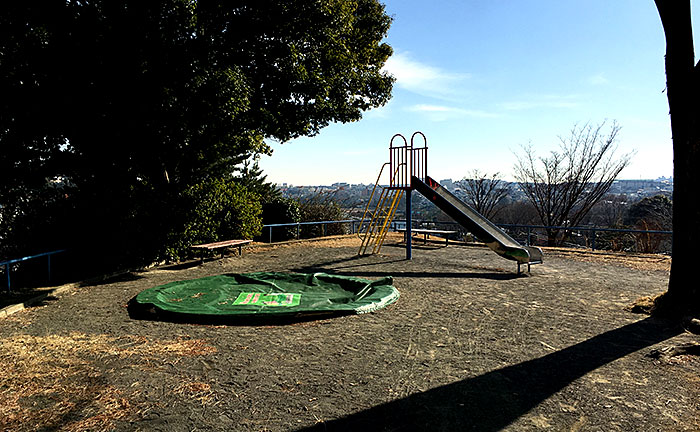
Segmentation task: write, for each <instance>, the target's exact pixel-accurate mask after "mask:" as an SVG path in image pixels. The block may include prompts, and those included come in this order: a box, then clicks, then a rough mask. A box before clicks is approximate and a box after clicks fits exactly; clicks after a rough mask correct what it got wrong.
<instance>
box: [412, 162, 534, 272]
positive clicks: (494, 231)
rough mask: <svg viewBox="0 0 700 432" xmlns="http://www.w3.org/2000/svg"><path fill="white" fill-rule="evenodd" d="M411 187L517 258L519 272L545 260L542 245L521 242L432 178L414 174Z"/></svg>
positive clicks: (500, 250) (497, 248) (509, 256)
mask: <svg viewBox="0 0 700 432" xmlns="http://www.w3.org/2000/svg"><path fill="white" fill-rule="evenodd" d="M411 187H412V188H413V189H415V190H417V191H418V192H420V193H421V194H422V195H424V196H425V197H426V198H428V199H429V200H430V201H432V202H433V204H435V205H436V206H438V207H439V208H440V210H442V211H444V212H445V213H447V215H449V216H450V217H451V218H452V219H454V220H455V221H456V222H457V223H459V224H460V225H462V226H463V227H464V228H465V229H467V230H468V231H469V232H471V233H472V234H474V235H475V236H476V237H477V238H478V239H479V240H481V241H483V242H484V243H486V244H487V245H488V247H489V248H491V249H492V250H493V251H494V252H496V253H497V254H498V255H500V256H502V257H503V258H506V259H509V260H512V261H517V263H518V272H520V265H521V264H527V265H528V270H529V266H530V264H541V263H542V260H543V256H542V249H540V248H538V247H534V246H523V245H521V244H520V243H518V242H517V241H515V240H514V239H513V238H512V237H510V236H509V235H508V234H506V233H505V232H504V231H503V230H502V229H500V228H498V227H497V226H496V225H494V224H493V223H492V222H491V221H489V220H488V219H486V218H485V217H483V216H482V215H480V214H479V213H478V212H477V211H476V210H474V209H473V208H471V207H470V206H469V205H467V204H465V203H464V202H463V201H461V200H460V199H459V198H457V197H456V196H454V195H452V194H451V193H450V192H449V191H448V190H447V189H445V188H444V187H442V186H441V185H440V184H439V183H438V182H436V181H435V180H433V179H432V178H430V177H427V176H426V178H425V181H422V180H420V179H419V178H418V177H415V176H413V177H411Z"/></svg>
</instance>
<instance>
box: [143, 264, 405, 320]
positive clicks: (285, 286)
mask: <svg viewBox="0 0 700 432" xmlns="http://www.w3.org/2000/svg"><path fill="white" fill-rule="evenodd" d="M398 298H399V292H398V291H397V290H396V288H394V287H393V286H392V278H391V277H385V278H382V279H379V280H375V281H371V280H367V279H360V278H355V277H349V276H338V275H329V274H325V273H313V274H303V273H270V272H258V273H244V274H222V275H217V276H210V277H205V278H200V279H193V280H186V281H178V282H172V283H169V284H166V285H161V286H157V287H153V288H149V289H147V290H144V291H142V292H141V293H139V294H138V295H137V296H136V298H135V299H134V301H135V303H136V305H139V306H141V307H142V308H150V309H152V308H155V311H156V312H166V313H170V314H185V315H190V316H191V315H203V316H207V317H227V316H230V317H240V318H245V317H261V318H262V317H264V316H268V315H269V316H303V315H317V314H348V313H355V314H360V313H366V312H372V311H374V310H377V309H380V308H382V307H384V306H386V305H388V304H391V303H393V302H395V301H396V300H397V299H398Z"/></svg>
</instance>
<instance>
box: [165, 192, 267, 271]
mask: <svg viewBox="0 0 700 432" xmlns="http://www.w3.org/2000/svg"><path fill="white" fill-rule="evenodd" d="M180 201H181V202H180V208H183V209H187V210H186V211H185V212H184V215H185V219H184V220H183V222H182V226H181V230H178V231H176V232H174V233H171V235H170V241H169V243H170V244H169V247H168V251H167V254H168V257H169V258H171V259H178V258H181V257H183V256H186V255H187V254H188V248H189V246H190V245H192V244H196V243H206V242H214V241H220V240H229V239H235V238H242V239H251V238H253V237H255V236H257V235H259V234H260V232H261V230H262V218H261V215H262V205H261V203H260V198H259V197H258V195H257V194H255V193H252V192H249V191H248V190H246V188H245V187H244V186H241V185H240V184H237V183H236V182H235V180H233V179H214V180H208V181H204V182H202V183H199V184H197V185H194V186H192V187H190V188H189V189H187V190H186V191H185V192H184V193H183V194H182V196H181V200H180Z"/></svg>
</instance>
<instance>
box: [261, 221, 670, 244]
mask: <svg viewBox="0 0 700 432" xmlns="http://www.w3.org/2000/svg"><path fill="white" fill-rule="evenodd" d="M361 222H362V221H361V220H359V219H344V220H339V221H316V222H293V223H283V224H269V225H263V235H265V233H266V230H267V239H268V241H269V243H272V238H273V235H272V234H273V228H283V227H296V234H295V237H296V238H297V239H298V238H299V237H300V230H301V227H302V226H308V225H321V226H322V227H323V231H322V236H325V235H326V226H327V225H330V224H349V226H350V233H351V234H355V233H356V232H357V231H358V230H359V229H360V228H361V227H360V226H359V225H360V223H361ZM365 223H366V222H365ZM412 225H413V226H414V227H425V226H426V225H428V226H438V225H452V226H454V225H456V226H459V224H458V223H457V222H454V221H439V222H436V221H422V220H414V221H413V224H412ZM405 226H406V221H405V220H394V221H392V223H391V230H392V231H396V230H397V229H399V228H405ZM497 226H499V227H500V228H503V229H506V230H510V231H512V230H518V229H521V230H524V231H525V235H526V238H525V239H524V240H525V244H526V245H527V246H533V243H534V242H533V237H535V236H536V234H537V231H543V230H547V229H559V230H566V231H568V232H572V233H578V232H587V233H589V237H588V238H589V239H590V243H589V244H588V245H587V246H588V247H590V248H591V250H596V249H597V248H598V244H597V241H596V239H597V238H598V236H599V234H600V233H620V234H646V235H649V234H655V235H665V236H671V235H672V234H673V231H662V230H639V229H624V228H603V227H595V226H579V227H566V226H545V225H520V224H497Z"/></svg>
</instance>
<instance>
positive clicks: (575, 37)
mask: <svg viewBox="0 0 700 432" xmlns="http://www.w3.org/2000/svg"><path fill="white" fill-rule="evenodd" d="M384 4H385V5H386V10H387V13H388V14H389V15H391V16H392V17H393V18H394V22H393V24H392V27H391V29H390V30H389V34H388V36H387V39H386V42H387V43H389V44H390V45H391V46H392V47H393V49H394V55H393V56H392V57H391V58H390V59H389V61H388V62H387V66H386V69H387V70H388V71H389V72H390V73H391V74H392V75H394V76H395V77H396V79H397V81H396V83H395V85H394V91H393V97H392V99H391V101H390V102H389V103H388V104H387V105H385V106H384V107H381V108H377V109H373V110H370V111H368V112H366V113H365V114H364V116H363V119H362V120H360V121H359V122H355V123H348V124H333V125H330V126H328V127H327V128H325V129H323V130H322V131H321V133H320V134H318V135H317V136H315V137H311V138H300V139H297V140H294V141H290V142H288V143H284V144H279V143H276V142H270V144H271V145H272V147H273V149H274V153H273V155H272V156H271V157H266V156H264V157H263V158H262V159H261V161H260V166H261V167H262V168H263V170H264V172H265V174H267V176H268V180H270V181H272V182H275V183H279V184H281V183H288V184H294V185H324V184H331V183H334V182H348V183H374V181H375V179H376V176H377V174H378V173H379V169H380V167H381V165H382V164H383V163H384V162H386V161H387V160H388V154H389V151H388V146H389V140H390V139H391V137H392V136H393V135H394V134H395V133H401V134H404V135H406V136H407V137H409V136H410V135H411V134H412V133H413V132H415V131H422V132H423V133H424V134H425V135H426V136H427V139H428V147H429V165H428V174H429V175H430V176H431V177H434V178H436V179H445V178H452V179H455V180H457V179H461V178H464V177H465V176H467V175H468V174H469V173H470V172H471V171H472V170H474V169H479V170H480V171H481V172H484V173H488V174H492V173H496V172H498V173H500V175H501V176H502V177H503V178H505V179H512V172H513V165H514V164H515V161H516V156H515V153H517V152H519V151H520V149H521V146H522V145H526V144H532V146H533V148H534V149H535V151H536V153H537V154H538V155H542V156H544V155H546V154H547V153H548V152H549V151H550V150H554V149H556V147H557V145H558V142H559V141H558V137H559V136H564V135H567V134H568V132H569V131H570V130H571V128H572V127H573V126H574V125H575V124H579V125H580V124H584V123H586V122H590V123H593V124H598V123H601V122H603V121H608V123H610V122H612V121H616V122H617V123H618V124H619V125H620V126H621V127H622V129H621V131H620V133H619V135H618V137H619V140H618V150H617V151H618V153H619V154H623V153H627V152H632V151H633V152H635V155H634V157H633V159H632V163H631V164H630V166H629V167H628V168H627V169H626V170H625V171H623V172H622V174H621V176H620V178H629V179H639V178H657V177H660V176H670V175H671V174H672V171H673V153H672V144H671V131H670V121H669V117H668V102H667V99H666V94H665V93H664V88H665V82H666V81H665V73H664V51H665V40H664V35H663V29H662V27H661V22H660V20H659V17H658V13H657V11H656V7H655V6H654V2H653V0H612V1H611V0H579V1H573V0H532V1H522V0H481V1H475V0H461V1H458V0H434V1H430V2H428V1H425V0H386V1H384ZM693 15H694V17H695V15H696V13H695V11H694V14H693ZM694 22H698V21H697V20H694ZM698 32H700V29H699V30H698V31H696V33H698ZM696 41H697V38H696ZM696 46H697V42H696Z"/></svg>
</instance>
